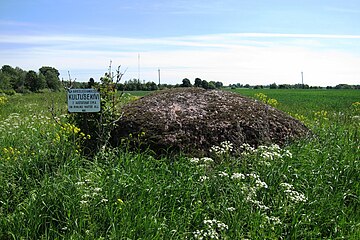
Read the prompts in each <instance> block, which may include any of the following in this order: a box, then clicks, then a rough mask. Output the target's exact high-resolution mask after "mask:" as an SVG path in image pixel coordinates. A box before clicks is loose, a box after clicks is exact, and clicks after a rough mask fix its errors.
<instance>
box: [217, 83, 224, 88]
mask: <svg viewBox="0 0 360 240" xmlns="http://www.w3.org/2000/svg"><path fill="white" fill-rule="evenodd" d="M223 86H224V84H223V83H222V82H216V83H215V87H216V88H222V87H223Z"/></svg>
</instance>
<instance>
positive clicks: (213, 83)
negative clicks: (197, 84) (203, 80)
mask: <svg viewBox="0 0 360 240" xmlns="http://www.w3.org/2000/svg"><path fill="white" fill-rule="evenodd" d="M215 88H216V86H215V82H214V81H210V82H209V85H208V89H215Z"/></svg>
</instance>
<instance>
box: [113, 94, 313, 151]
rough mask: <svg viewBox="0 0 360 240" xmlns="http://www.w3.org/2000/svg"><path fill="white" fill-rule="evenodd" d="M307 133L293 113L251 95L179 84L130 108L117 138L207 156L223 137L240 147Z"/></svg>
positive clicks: (283, 140)
mask: <svg viewBox="0 0 360 240" xmlns="http://www.w3.org/2000/svg"><path fill="white" fill-rule="evenodd" d="M308 132H309V130H308V129H307V128H306V127H305V126H304V125H303V124H302V123H301V122H299V121H298V120H296V119H294V118H292V117H291V116H289V115H288V114H286V113H284V112H282V111H279V110H277V109H275V108H273V107H271V106H268V105H266V104H263V103H262V102H259V101H256V100H253V99H251V98H247V97H243V96H240V95H239V94H236V93H232V92H228V91H220V90H205V89H202V88H178V89H172V90H165V91H158V92H155V93H153V94H151V95H148V96H145V97H142V98H140V99H139V100H137V101H134V102H132V103H130V104H128V105H127V106H125V107H124V112H123V117H122V119H121V121H119V122H118V125H117V127H116V129H115V131H114V132H113V136H112V142H113V144H115V145H119V144H120V143H121V140H122V139H127V140H129V141H130V142H131V143H133V144H135V145H138V146H142V147H145V148H150V149H152V150H153V151H155V152H156V153H159V154H161V153H165V152H169V151H171V152H180V151H181V152H184V153H189V154H194V155H207V153H208V152H209V149H210V148H211V147H212V146H214V145H219V144H220V143H221V142H224V141H230V142H231V143H232V144H233V147H234V150H235V151H240V146H241V145H242V144H243V143H248V144H250V145H252V146H254V147H256V146H258V145H262V144H270V143H275V144H278V145H283V144H285V143H287V142H289V141H291V140H294V139H298V138H301V137H304V136H306V135H307V133H308Z"/></svg>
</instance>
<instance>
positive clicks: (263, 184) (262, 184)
mask: <svg viewBox="0 0 360 240" xmlns="http://www.w3.org/2000/svg"><path fill="white" fill-rule="evenodd" d="M255 187H256V188H268V185H267V184H266V182H263V181H261V180H260V179H256V180H255Z"/></svg>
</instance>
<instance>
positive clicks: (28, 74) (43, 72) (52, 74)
mask: <svg viewBox="0 0 360 240" xmlns="http://www.w3.org/2000/svg"><path fill="white" fill-rule="evenodd" d="M59 75H60V73H59V71H58V70H57V69H56V68H53V67H47V66H43V67H41V68H40V69H39V71H38V72H35V71H33V70H30V71H25V70H23V69H21V68H19V67H15V68H13V67H11V66H9V65H3V66H2V67H1V69H0V90H2V91H3V92H5V93H8V94H12V93H15V92H18V93H27V92H37V91H39V90H42V89H44V88H47V89H51V90H53V91H59V90H60V89H61V82H60V79H59Z"/></svg>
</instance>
